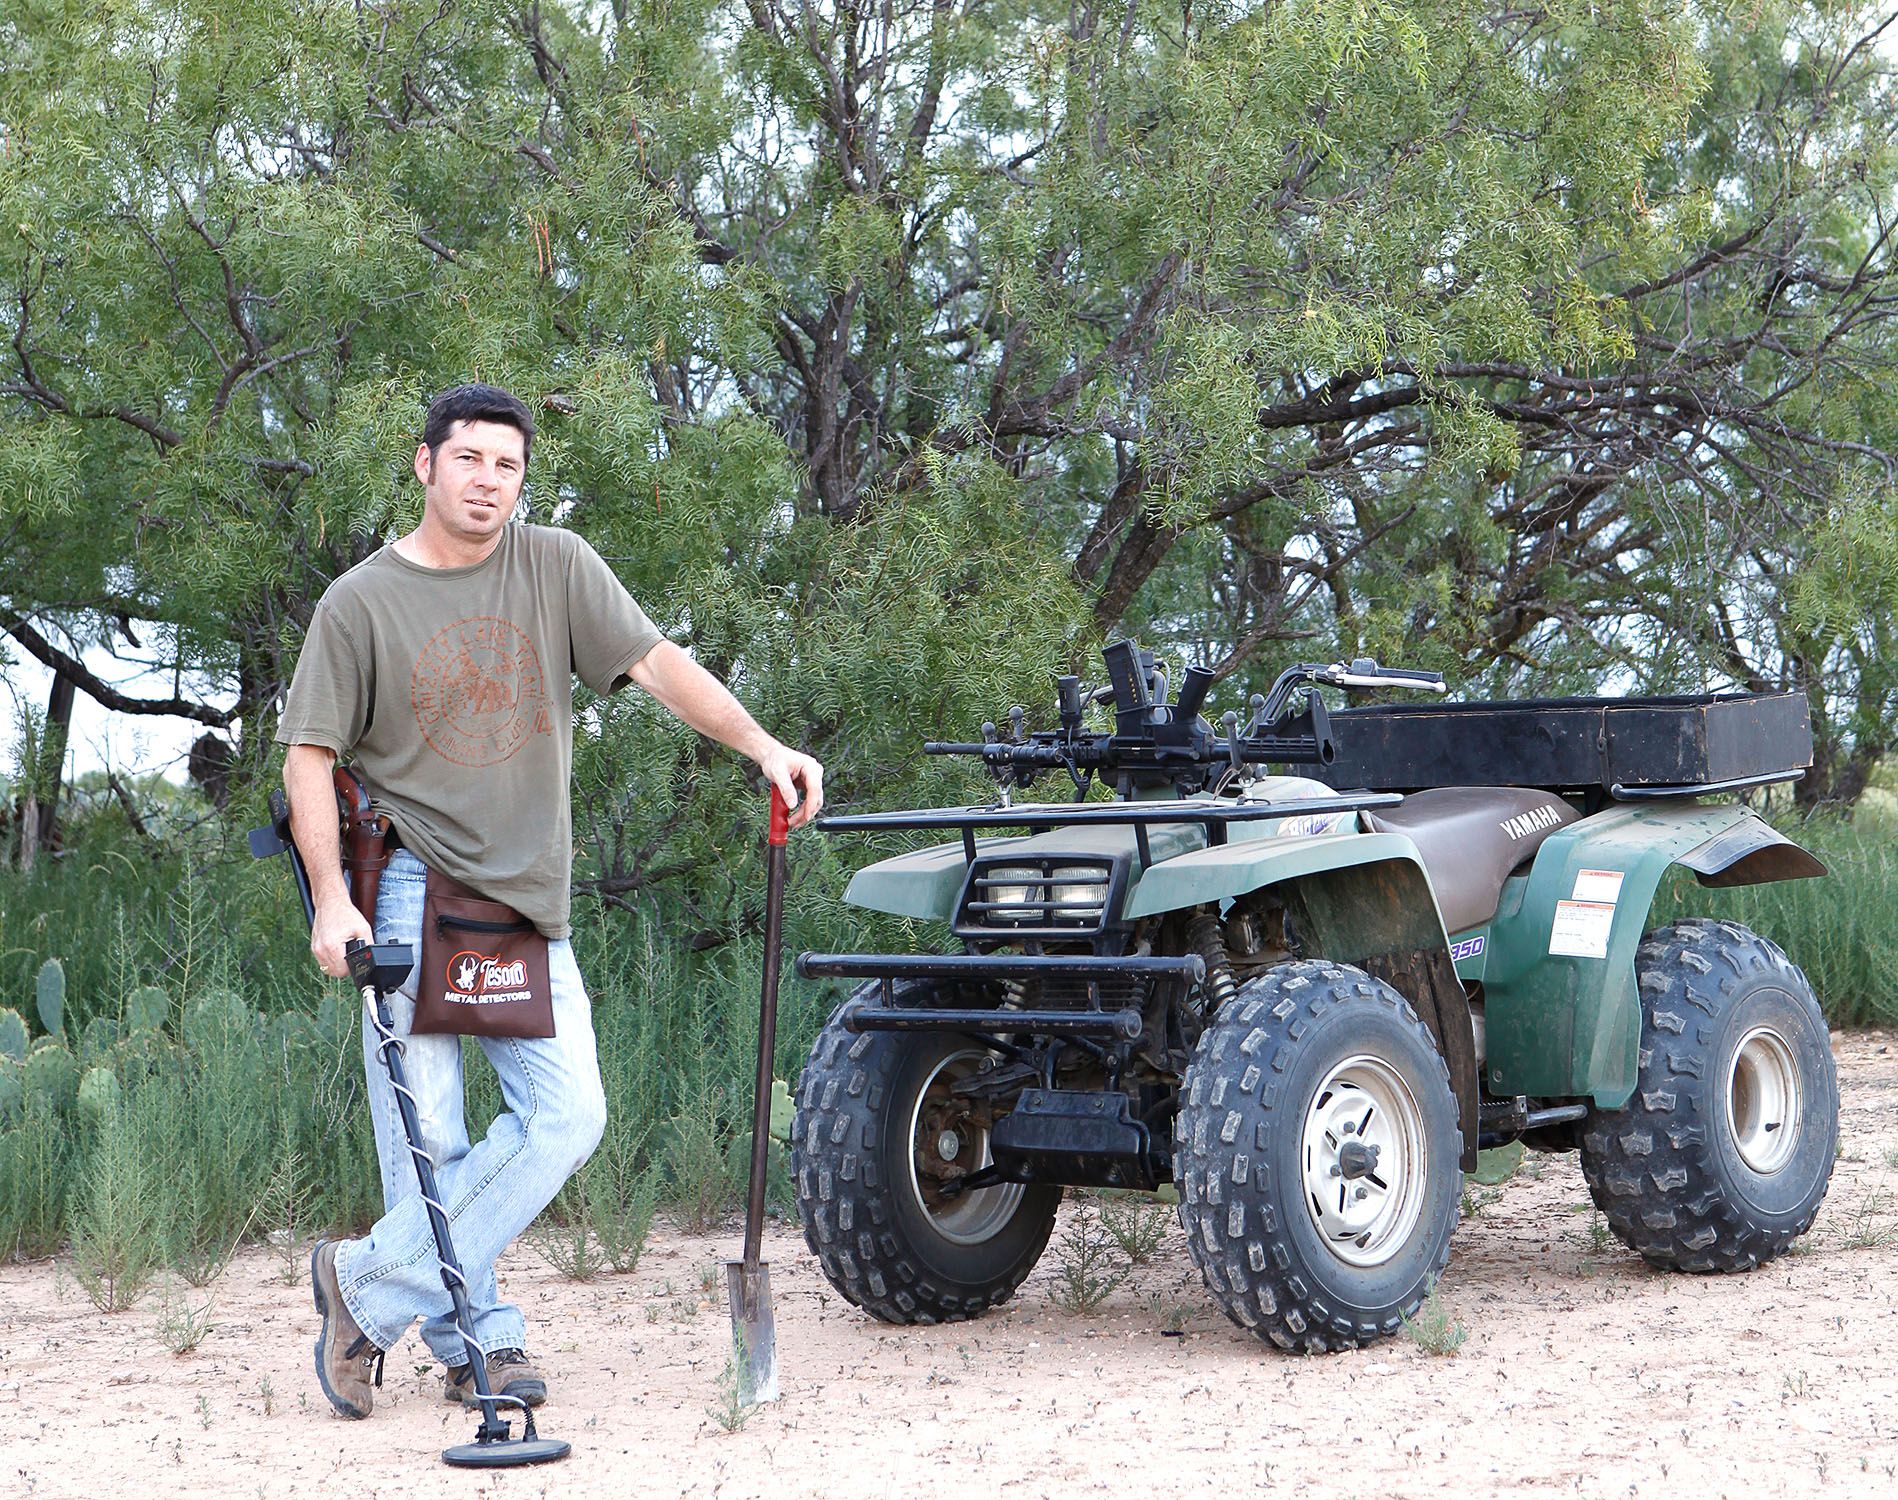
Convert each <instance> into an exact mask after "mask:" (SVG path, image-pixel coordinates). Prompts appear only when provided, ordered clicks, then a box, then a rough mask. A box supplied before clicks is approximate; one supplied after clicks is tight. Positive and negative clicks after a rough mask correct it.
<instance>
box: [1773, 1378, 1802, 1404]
mask: <svg viewBox="0 0 1898 1500" xmlns="http://www.w3.org/2000/svg"><path fill="white" fill-rule="evenodd" d="M1779 1399H1780V1400H1781V1401H1782V1402H1785V1401H1803V1400H1805V1399H1806V1372H1805V1371H1804V1370H1789V1371H1788V1372H1787V1373H1786V1374H1784V1375H1782V1376H1780V1379H1779Z"/></svg>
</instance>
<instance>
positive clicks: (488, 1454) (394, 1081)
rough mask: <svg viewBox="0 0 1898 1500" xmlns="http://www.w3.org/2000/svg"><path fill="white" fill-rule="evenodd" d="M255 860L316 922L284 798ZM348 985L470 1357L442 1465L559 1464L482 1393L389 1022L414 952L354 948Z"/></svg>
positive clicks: (462, 1298)
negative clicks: (384, 1082)
mask: <svg viewBox="0 0 1898 1500" xmlns="http://www.w3.org/2000/svg"><path fill="white" fill-rule="evenodd" d="M250 852H251V855H252V857H253V858H256V859H268V858H270V857H272V856H273V855H277V854H282V853H285V852H288V854H289V856H290V868H291V871H292V872H293V873H294V874H295V876H296V882H297V894H298V895H300V896H301V897H302V898H303V915H304V919H305V920H306V921H308V922H309V923H311V924H312V925H314V924H315V922H316V904H315V902H314V901H313V900H312V899H311V896H310V872H309V870H308V869H307V868H306V867H305V866H304V863H303V856H302V854H301V853H299V852H298V850H297V846H296V843H295V841H294V840H293V839H292V838H291V835H290V807H289V804H288V802H286V801H285V799H284V795H283V793H282V792H272V793H271V794H270V826H269V827H268V828H253V829H252V830H251V833H250ZM347 958H348V962H349V977H350V978H351V979H352V980H353V981H355V983H356V985H357V986H358V987H359V988H361V989H365V990H372V991H374V993H375V1008H374V1010H373V1011H372V1012H370V1019H371V1020H372V1021H373V1022H374V1024H375V1028H376V1034H377V1042H376V1053H377V1055H378V1056H380V1057H381V1058H382V1061H383V1065H384V1066H385V1067H387V1068H388V1070H389V1083H390V1086H391V1087H392V1088H394V1090H395V1100H396V1108H397V1110H398V1111H399V1112H400V1113H401V1116H402V1131H403V1134H404V1135H405V1136H406V1137H407V1140H408V1147H409V1155H410V1157H412V1158H413V1159H414V1162H415V1175H416V1178H417V1179H418V1181H419V1182H420V1183H421V1188H422V1202H423V1203H424V1204H426V1205H427V1206H428V1222H429V1227H430V1228H432V1229H433V1230H434V1232H435V1258H436V1260H437V1261H438V1262H439V1263H440V1265H441V1272H442V1285H443V1286H444V1287H445V1288H447V1291H448V1298H449V1301H450V1302H452V1303H453V1304H454V1308H455V1327H456V1329H457V1330H458V1331H459V1332H460V1334H461V1339H462V1346H463V1347H464V1348H465V1349H466V1350H467V1353H468V1370H469V1373H470V1374H471V1375H472V1376H473V1377H474V1388H475V1395H476V1397H477V1399H478V1401H479V1403H480V1406H481V1426H480V1427H479V1429H477V1430H476V1432H475V1436H474V1441H473V1442H472V1443H457V1444H456V1445H455V1446H454V1447H452V1448H444V1449H443V1450H442V1462H444V1463H448V1464H454V1465H456V1466H457V1467H459V1468H466V1469H511V1468H518V1467H520V1466H521V1465H524V1464H544V1463H552V1462H553V1461H554V1460H556V1459H561V1458H565V1457H566V1456H567V1455H568V1454H569V1453H570V1452H572V1451H573V1445H572V1444H570V1443H566V1442H562V1441H560V1440H559V1439H558V1438H544V1437H542V1436H540V1434H539V1433H538V1432H536V1431H535V1430H534V1413H533V1411H532V1410H531V1409H530V1408H529V1407H528V1405H527V1403H526V1402H525V1401H522V1400H521V1399H520V1398H519V1397H517V1396H503V1395H498V1394H496V1393H495V1392H494V1391H493V1390H492V1389H490V1388H489V1385H488V1360H487V1356H486V1355H485V1354H484V1353H483V1352H482V1350H481V1346H480V1345H479V1344H477V1343H476V1342H475V1337H474V1329H473V1326H472V1324H471V1322H470V1320H469V1316H468V1292H467V1285H468V1282H467V1278H466V1277H465V1276H463V1275H462V1272H461V1262H460V1261H459V1260H458V1259H457V1258H456V1256H455V1244H454V1240H453V1239H452V1238H451V1237H450V1235H449V1232H448V1213H447V1210H446V1209H444V1208H443V1207H442V1202H441V1194H440V1192H439V1191H438V1190H437V1188H436V1186H435V1159H434V1158H433V1157H432V1156H430V1155H429V1154H428V1152H427V1151H426V1150H424V1149H423V1147H422V1127H421V1122H420V1120H419V1119H418V1118H417V1116H416V1112H415V1095H414V1094H412V1093H411V1092H410V1091H409V1086H408V1081H407V1079H406V1078H405V1077H404V1076H403V1069H402V1052H403V1041H402V1038H401V1037H399V1036H397V1035H396V1034H395V1026H394V1021H393V1020H392V1019H391V1017H390V1015H389V999H388V995H389V991H390V990H393V989H397V988H399V987H400V986H401V984H402V981H403V980H405V979H407V978H408V977H409V970H410V969H412V968H413V967H414V966H415V955H414V951H413V949H411V948H410V946H409V945H408V944H407V943H365V942H363V941H362V940H361V939H355V940H352V941H351V943H350V944H349V948H348V951H347ZM503 1406H518V1407H519V1408H520V1409H521V1435H520V1436H519V1437H513V1436H511V1435H510V1427H509V1424H508V1423H507V1422H505V1421H503V1420H502V1419H501V1415H500V1410H499V1408H501V1407H503Z"/></svg>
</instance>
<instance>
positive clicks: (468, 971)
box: [446, 949, 527, 996]
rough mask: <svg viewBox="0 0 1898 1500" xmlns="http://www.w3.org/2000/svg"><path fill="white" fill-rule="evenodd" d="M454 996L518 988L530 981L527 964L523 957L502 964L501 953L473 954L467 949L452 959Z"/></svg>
mask: <svg viewBox="0 0 1898 1500" xmlns="http://www.w3.org/2000/svg"><path fill="white" fill-rule="evenodd" d="M446 977H447V980H448V991H449V994H450V995H451V996H471V995H477V994H478V995H482V996H486V995H488V994H489V993H490V992H491V991H494V990H518V989H520V988H522V987H523V986H524V985H525V984H526V983H527V965H526V964H524V963H522V962H521V960H520V959H518V958H517V959H515V960H514V961H513V962H512V963H505V964H504V963H502V962H501V959H500V955H499V954H486V953H470V952H468V951H466V950H465V949H464V950H463V951H462V952H460V953H457V954H456V955H455V956H454V957H453V958H451V959H449V960H448V973H447V976H446Z"/></svg>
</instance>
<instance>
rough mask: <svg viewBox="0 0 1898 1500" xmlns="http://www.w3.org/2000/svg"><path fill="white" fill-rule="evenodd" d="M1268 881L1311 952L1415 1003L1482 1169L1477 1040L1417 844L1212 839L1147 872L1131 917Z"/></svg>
mask: <svg viewBox="0 0 1898 1500" xmlns="http://www.w3.org/2000/svg"><path fill="white" fill-rule="evenodd" d="M1267 886H1270V887H1272V889H1273V894H1274V895H1275V896H1277V897H1279V898H1280V899H1282V900H1283V901H1284V903H1285V906H1286V909H1287V911H1288V912H1289V913H1290V915H1291V918H1292V923H1293V926H1294V927H1295V929H1296V930H1297V932H1298V934H1299V941H1300V946H1301V948H1302V949H1303V951H1304V952H1305V953H1307V954H1308V955H1311V956H1322V957H1325V958H1329V959H1335V960H1336V961H1337V962H1339V963H1347V964H1355V965H1356V966H1358V967H1359V968H1362V969H1364V970H1365V971H1367V972H1368V973H1371V974H1374V975H1376V976H1377V977H1378V978H1379V979H1382V980H1384V981H1386V982H1387V983H1388V984H1390V985H1391V986H1392V988H1394V989H1395V990H1396V991H1397V992H1398V993H1399V994H1400V995H1402V996H1403V997H1404V998H1405V999H1406V1000H1408V1001H1409V1002H1410V1004H1411V1008H1412V1009H1414V1010H1415V1011H1416V1012H1417V1014H1418V1016H1419V1017H1420V1018H1421V1019H1422V1021H1423V1023H1424V1025H1426V1026H1427V1027H1429V1029H1430V1033H1431V1035H1432V1036H1433V1037H1434V1038H1435V1039H1436V1043H1437V1049H1438V1050H1439V1051H1440V1052H1442V1054H1443V1058H1444V1062H1445V1063H1446V1065H1447V1066H1448V1067H1449V1070H1450V1082H1451V1085H1452V1086H1453V1087H1454V1088H1455V1090H1456V1096H1457V1112H1458V1115H1459V1121H1460V1124H1461V1127H1462V1132H1463V1169H1464V1170H1465V1171H1471V1170H1474V1168H1475V1166H1476V1137H1477V1093H1478V1090H1477V1067H1476V1036H1475V1030H1474V1027H1473V1025H1472V1023H1471V1020H1470V1007H1469V1001H1468V998H1467V996H1466V995H1465V992H1464V989H1463V986H1462V983H1461V981H1459V980H1458V978H1457V974H1456V966H1455V965H1454V964H1453V963H1452V962H1451V958H1450V945H1449V941H1448V939H1447V938H1446V937H1445V935H1444V931H1443V917H1442V914H1441V913H1440V912H1439V910H1438V908H1437V898H1436V893H1435V891H1434V889H1433V888H1432V886H1431V884H1430V876H1429V875H1428V874H1427V873H1426V872H1425V870H1424V867H1423V861H1422V860H1421V859H1420V858H1419V856H1418V854H1417V846H1416V845H1415V844H1414V843H1412V842H1411V840H1410V839H1409V838H1407V837H1406V836H1405V835H1403V834H1401V833H1325V834H1318V835H1315V836H1306V837H1299V838H1272V839H1261V840H1254V841H1249V842H1244V843H1233V844H1224V845H1216V846H1214V847H1212V848H1209V849H1199V850H1195V851H1194V852H1192V853H1190V854H1182V855H1179V856H1177V857H1176V858H1173V859H1170V860H1168V861H1167V862H1166V863H1165V864H1164V865H1158V866H1156V867H1155V868H1154V869H1152V870H1150V871H1148V872H1147V873H1146V874H1145V875H1144V876H1143V877H1142V879H1141V881H1140V884H1139V886H1138V887H1137V888H1136V889H1135V890H1134V891H1133V893H1132V895H1131V896H1130V897H1129V899H1128V903H1127V908H1126V911H1127V915H1128V916H1130V917H1141V916H1148V915H1151V914H1154V913H1158V912H1167V911H1181V910H1187V909H1190V908H1192V907H1196V906H1203V905H1207V904H1210V903H1213V902H1220V903H1224V902H1226V901H1229V900H1231V899H1234V898H1236V897H1239V896H1244V895H1249V894H1250V893H1252V892H1254V891H1258V890H1261V889H1263V888H1265V887H1267Z"/></svg>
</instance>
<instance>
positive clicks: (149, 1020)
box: [125, 984, 171, 1031]
mask: <svg viewBox="0 0 1898 1500" xmlns="http://www.w3.org/2000/svg"><path fill="white" fill-rule="evenodd" d="M170 1018H171V996H170V995H168V994H166V993H165V991H164V989H163V988H162V987H161V986H159V985H155V984H143V985H140V986H139V987H138V988H137V989H135V990H133V991H132V993H131V994H129V995H127V996H126V997H125V1029H126V1030H127V1031H158V1030H160V1029H161V1028H162V1027H163V1026H164V1024H165V1022H166V1021H168V1020H169V1019H170Z"/></svg>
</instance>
